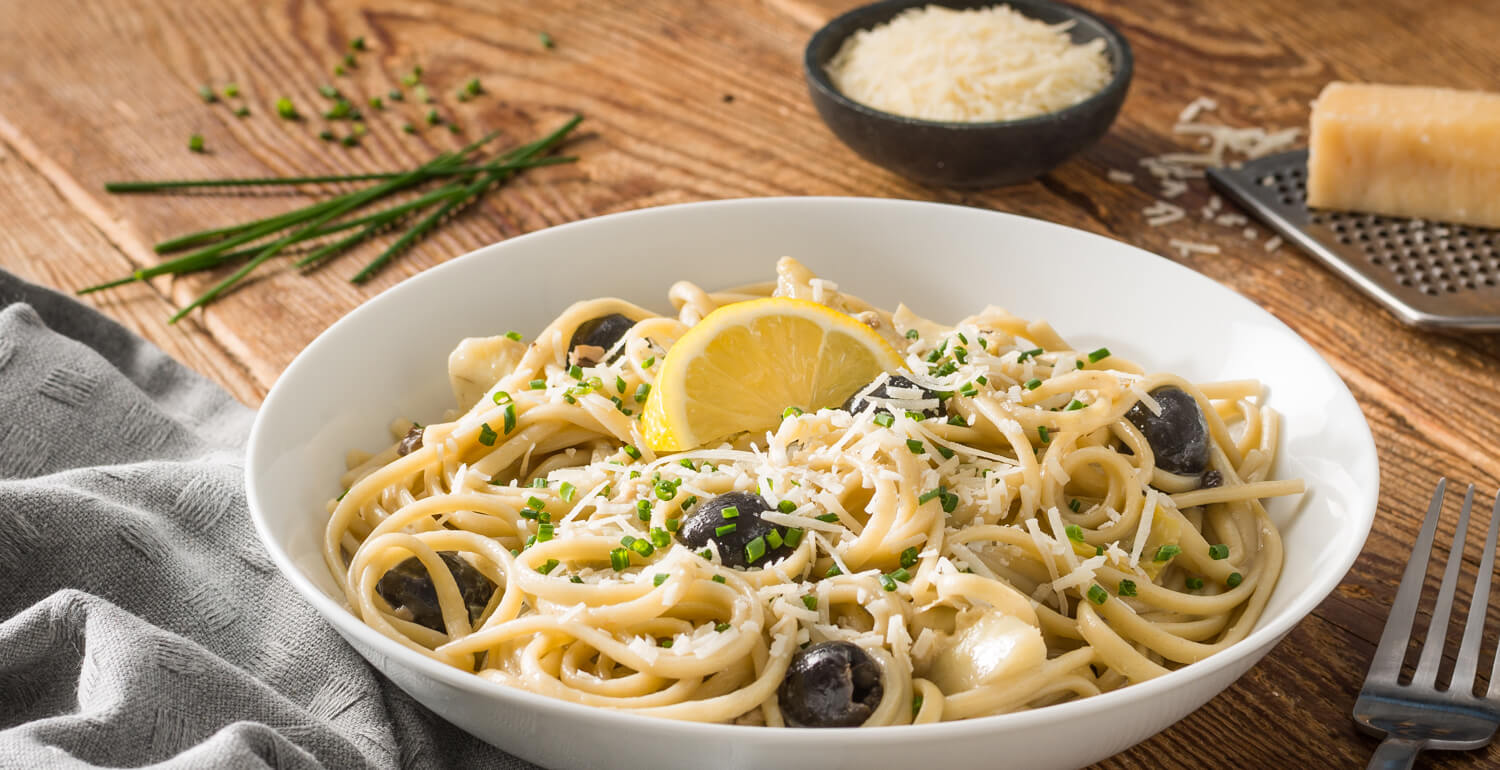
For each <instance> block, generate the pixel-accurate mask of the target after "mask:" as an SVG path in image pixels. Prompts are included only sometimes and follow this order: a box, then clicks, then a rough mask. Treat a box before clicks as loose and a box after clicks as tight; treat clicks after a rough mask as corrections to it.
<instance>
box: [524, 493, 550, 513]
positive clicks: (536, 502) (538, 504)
mask: <svg viewBox="0 0 1500 770" xmlns="http://www.w3.org/2000/svg"><path fill="white" fill-rule="evenodd" d="M526 504H527V505H529V506H531V507H532V508H535V509H537V510H539V511H540V510H542V509H543V508H546V507H547V503H546V502H545V501H544V500H542V499H541V498H539V497H537V496H535V495H532V496H531V497H528V498H526Z"/></svg>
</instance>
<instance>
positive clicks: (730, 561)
mask: <svg viewBox="0 0 1500 770" xmlns="http://www.w3.org/2000/svg"><path fill="white" fill-rule="evenodd" d="M730 508H733V509H734V513H733V515H732V516H731V517H729V518H724V514H725V513H727V512H728V509H730ZM769 510H771V506H769V505H767V504H766V499H765V498H763V497H761V496H760V495H757V494H755V493H754V492H725V493H724V494H722V495H719V496H718V497H715V498H713V499H711V500H709V501H708V502H705V503H703V504H702V505H700V506H698V510H697V511H694V512H693V515H691V516H689V517H688V519H687V521H684V522H683V523H682V528H681V529H679V530H678V531H677V540H678V542H681V543H682V544H683V545H686V546H688V547H689V548H692V549H693V550H698V549H700V548H704V547H706V546H707V545H708V543H709V541H710V540H711V541H713V542H714V544H715V545H717V546H718V549H719V558H720V559H721V560H722V561H723V562H724V564H725V566H729V567H764V566H766V565H767V564H770V563H772V562H776V561H780V560H782V559H785V558H786V557H788V556H791V555H792V551H793V550H794V549H792V548H791V547H790V546H787V545H786V544H785V543H783V544H782V545H780V546H778V547H776V548H772V547H771V544H770V543H769V542H766V539H767V538H770V537H771V533H772V532H776V533H777V534H778V535H779V536H782V537H785V535H786V530H785V529H778V528H777V527H776V526H775V525H773V524H771V523H770V522H768V521H764V520H762V519H761V518H760V515H761V514H762V513H765V512H766V511H769ZM756 538H761V541H762V542H763V543H765V554H764V555H763V556H760V557H759V558H756V559H753V560H752V559H751V558H750V554H749V553H747V552H746V549H747V548H748V547H749V546H750V543H751V541H753V540H755V539H756Z"/></svg>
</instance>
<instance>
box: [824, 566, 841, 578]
mask: <svg viewBox="0 0 1500 770" xmlns="http://www.w3.org/2000/svg"><path fill="white" fill-rule="evenodd" d="M842 574H844V571H843V570H841V569H839V565H837V564H835V565H833V566H832V567H829V568H828V571H827V572H824V573H823V577H824V578H831V577H838V576H839V575H842Z"/></svg>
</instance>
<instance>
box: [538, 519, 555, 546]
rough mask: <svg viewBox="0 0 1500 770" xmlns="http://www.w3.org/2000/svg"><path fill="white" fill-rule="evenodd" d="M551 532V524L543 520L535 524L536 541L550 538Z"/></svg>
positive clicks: (541, 541)
mask: <svg viewBox="0 0 1500 770" xmlns="http://www.w3.org/2000/svg"><path fill="white" fill-rule="evenodd" d="M552 533H553V529H552V525H551V524H548V523H545V522H544V523H541V524H538V525H536V541H537V542H538V543H545V542H547V541H548V540H551V539H552Z"/></svg>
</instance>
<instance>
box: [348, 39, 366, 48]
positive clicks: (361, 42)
mask: <svg viewBox="0 0 1500 770" xmlns="http://www.w3.org/2000/svg"><path fill="white" fill-rule="evenodd" d="M349 50H351V51H363V50H365V39H364V37H363V36H361V37H356V38H354V39H353V40H350V41H349Z"/></svg>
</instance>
